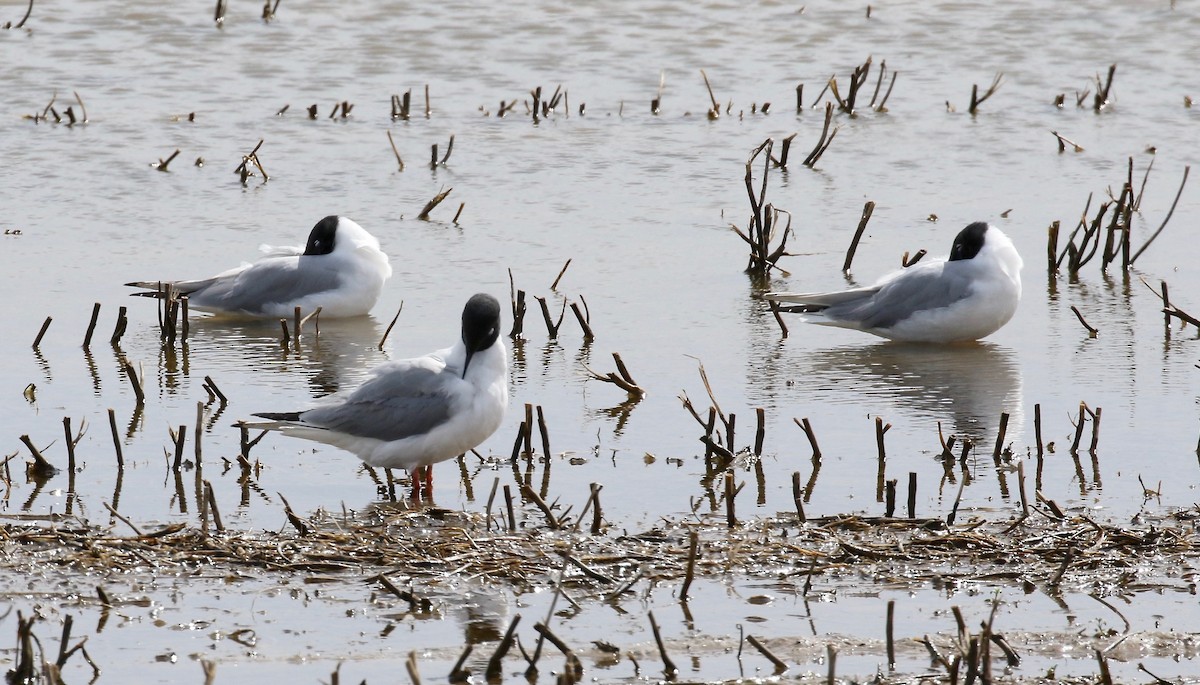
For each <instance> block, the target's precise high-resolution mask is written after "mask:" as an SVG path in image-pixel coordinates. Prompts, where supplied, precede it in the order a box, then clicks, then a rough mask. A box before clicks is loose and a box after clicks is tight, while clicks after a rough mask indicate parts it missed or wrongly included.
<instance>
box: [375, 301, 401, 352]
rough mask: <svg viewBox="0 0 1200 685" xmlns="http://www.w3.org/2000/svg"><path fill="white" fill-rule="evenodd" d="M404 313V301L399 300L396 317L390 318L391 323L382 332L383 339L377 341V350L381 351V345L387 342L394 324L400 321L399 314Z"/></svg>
mask: <svg viewBox="0 0 1200 685" xmlns="http://www.w3.org/2000/svg"><path fill="white" fill-rule="evenodd" d="M402 311H404V300H400V308H399V309H397V310H396V315H395V316H393V317H392V322H391V323H389V324H388V326H387V329H386V330H384V332H383V337H382V338H380V339H379V349H380V350H382V349H383V344H384V343H385V342H387V339H388V335H390V334H391V332H392V328H393V327H394V326H395V325H396V322H397V321H399V320H400V312H402Z"/></svg>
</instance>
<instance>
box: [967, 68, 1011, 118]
mask: <svg viewBox="0 0 1200 685" xmlns="http://www.w3.org/2000/svg"><path fill="white" fill-rule="evenodd" d="M1003 78H1004V72H1000V73H997V74H996V76H995V78H993V79H992V85H990V86H988V89H987V91H986V92H984V94H983V95H982V96H980V95H979V85H978V84H972V85H971V105H970V107H968V108H967V111H968V112H970V113H971V114H975V112H976V110H978V109H979V105H982V104H983V102H984V100H987V99H988V98H990V97H992V95H994V94H995V93H996V90H997V89H998V88H999V87H1000V81H1001V79H1003Z"/></svg>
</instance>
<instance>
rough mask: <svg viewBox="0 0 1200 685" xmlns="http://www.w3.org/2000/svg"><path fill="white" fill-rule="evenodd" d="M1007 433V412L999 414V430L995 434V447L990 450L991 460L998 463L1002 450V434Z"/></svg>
mask: <svg viewBox="0 0 1200 685" xmlns="http://www.w3.org/2000/svg"><path fill="white" fill-rule="evenodd" d="M1007 432H1008V412H1000V430H999V431H998V432H997V433H996V447H995V449H993V450H992V460H993V461H995V462H996V463H997V464H999V463H1000V452H1001V451H1002V450H1003V449H1004V434H1005V433H1007Z"/></svg>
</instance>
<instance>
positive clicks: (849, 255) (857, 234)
mask: <svg viewBox="0 0 1200 685" xmlns="http://www.w3.org/2000/svg"><path fill="white" fill-rule="evenodd" d="M874 212H875V202H874V201H870V200H868V201H867V203H866V204H865V205H863V209H862V216H861V218H859V220H858V228H857V229H855V231H854V239H853V240H851V241H850V249H849V250H846V261H844V262H842V273H849V272H850V263H851V262H853V261H854V253H855V252H856V251H857V250H858V241H859V240H861V239H862V235H863V231H865V230H867V222H868V221H870V220H871V214H872V213H874Z"/></svg>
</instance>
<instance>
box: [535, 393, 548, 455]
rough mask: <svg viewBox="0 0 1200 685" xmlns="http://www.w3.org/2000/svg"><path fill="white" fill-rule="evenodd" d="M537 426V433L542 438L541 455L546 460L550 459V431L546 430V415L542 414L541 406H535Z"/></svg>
mask: <svg viewBox="0 0 1200 685" xmlns="http://www.w3.org/2000/svg"><path fill="white" fill-rule="evenodd" d="M537 424H538V433H539V434H540V435H541V437H542V454H543V455H545V456H546V458H547V459H549V458H550V431H549V429H547V428H546V415H545V414H544V413H543V412H542V405H540V404H539V405H538V406H537Z"/></svg>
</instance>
